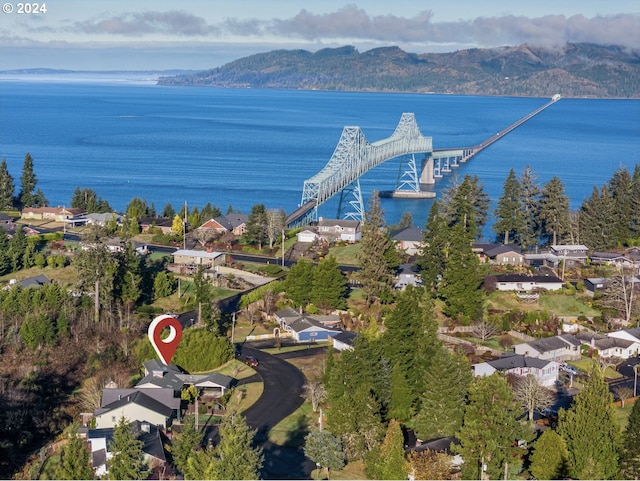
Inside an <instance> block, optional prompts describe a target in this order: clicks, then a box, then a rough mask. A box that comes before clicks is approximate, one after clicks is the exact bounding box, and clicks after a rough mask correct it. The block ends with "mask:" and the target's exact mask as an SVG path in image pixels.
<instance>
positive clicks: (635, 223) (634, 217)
mask: <svg viewBox="0 0 640 481" xmlns="http://www.w3.org/2000/svg"><path fill="white" fill-rule="evenodd" d="M630 197H631V212H632V214H631V237H632V238H633V239H636V242H638V241H640V164H636V167H635V169H634V170H633V176H632V177H631V195H630Z"/></svg>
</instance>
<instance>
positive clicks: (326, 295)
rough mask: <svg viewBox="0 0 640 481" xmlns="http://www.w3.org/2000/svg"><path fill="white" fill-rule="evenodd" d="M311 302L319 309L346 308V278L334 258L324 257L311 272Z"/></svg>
mask: <svg viewBox="0 0 640 481" xmlns="http://www.w3.org/2000/svg"><path fill="white" fill-rule="evenodd" d="M312 273H313V276H312V282H311V293H310V295H311V302H313V303H314V304H315V305H316V306H318V307H319V308H321V309H344V308H346V307H347V301H346V295H347V290H348V287H347V278H346V277H345V276H344V274H343V273H342V271H341V270H340V268H339V267H338V263H337V262H336V258H335V257H334V256H329V257H325V258H324V259H322V260H321V261H320V262H318V265H317V266H316V267H315V268H314V269H313V271H312Z"/></svg>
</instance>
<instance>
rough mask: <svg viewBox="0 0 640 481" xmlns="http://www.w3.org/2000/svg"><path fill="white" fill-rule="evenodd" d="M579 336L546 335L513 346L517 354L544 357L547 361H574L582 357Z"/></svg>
mask: <svg viewBox="0 0 640 481" xmlns="http://www.w3.org/2000/svg"><path fill="white" fill-rule="evenodd" d="M581 344H582V343H581V342H580V340H579V339H578V338H576V337H575V336H572V335H571V334H563V335H561V336H553V337H545V338H542V339H534V340H533V341H528V342H523V343H521V344H516V345H515V346H513V348H514V351H515V353H516V354H519V355H522V356H528V357H535V358H538V359H544V360H546V361H556V362H563V361H573V360H577V359H580V357H581V354H580V345H581Z"/></svg>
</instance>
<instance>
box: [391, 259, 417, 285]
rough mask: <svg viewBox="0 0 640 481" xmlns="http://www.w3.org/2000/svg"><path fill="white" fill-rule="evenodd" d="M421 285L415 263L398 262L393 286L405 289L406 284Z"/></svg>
mask: <svg viewBox="0 0 640 481" xmlns="http://www.w3.org/2000/svg"><path fill="white" fill-rule="evenodd" d="M421 285H422V279H420V274H418V266H416V265H415V264H400V269H399V272H398V275H397V276H396V283H395V285H394V288H395V289H399V290H405V289H406V288H407V286H414V287H415V286H421Z"/></svg>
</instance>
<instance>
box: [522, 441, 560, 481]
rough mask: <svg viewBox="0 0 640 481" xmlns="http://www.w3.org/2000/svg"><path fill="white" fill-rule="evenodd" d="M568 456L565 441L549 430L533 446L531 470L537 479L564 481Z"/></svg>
mask: <svg viewBox="0 0 640 481" xmlns="http://www.w3.org/2000/svg"><path fill="white" fill-rule="evenodd" d="M568 456H569V453H568V452H567V445H566V443H565V442H564V439H562V438H561V437H560V436H559V435H558V433H556V432H555V431H554V430H553V429H547V430H545V431H544V432H543V433H542V435H541V436H540V437H539V438H538V440H537V441H536V442H535V444H534V446H533V454H532V455H531V466H530V467H529V470H530V471H531V474H533V475H534V476H535V478H536V479H564V476H565V471H566V464H567V458H568Z"/></svg>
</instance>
